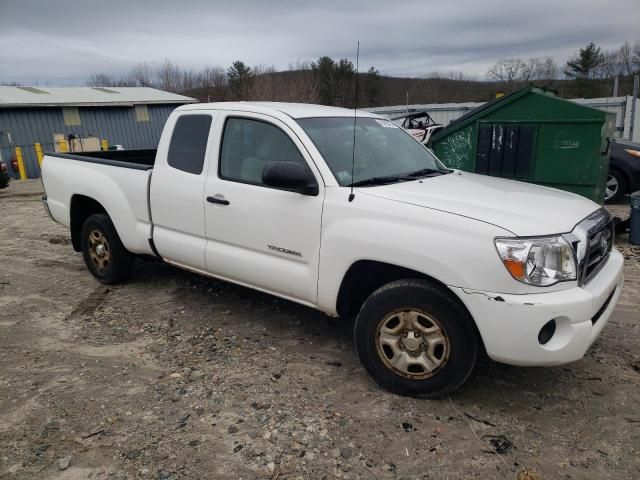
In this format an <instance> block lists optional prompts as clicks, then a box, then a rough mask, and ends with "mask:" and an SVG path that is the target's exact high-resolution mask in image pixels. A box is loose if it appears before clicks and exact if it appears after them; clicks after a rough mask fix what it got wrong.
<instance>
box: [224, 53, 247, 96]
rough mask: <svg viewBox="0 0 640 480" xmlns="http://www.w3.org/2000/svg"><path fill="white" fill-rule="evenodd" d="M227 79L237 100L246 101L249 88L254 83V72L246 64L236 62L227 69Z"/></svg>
mask: <svg viewBox="0 0 640 480" xmlns="http://www.w3.org/2000/svg"><path fill="white" fill-rule="evenodd" d="M227 79H228V81H229V88H230V89H231V93H232V95H233V97H234V98H235V99H236V100H246V99H247V97H248V95H249V88H250V87H251V83H252V81H253V70H251V67H249V66H247V65H245V63H244V62H242V61H240V60H236V61H235V62H233V65H231V66H230V67H229V68H228V69H227Z"/></svg>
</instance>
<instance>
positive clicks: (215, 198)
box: [207, 195, 229, 205]
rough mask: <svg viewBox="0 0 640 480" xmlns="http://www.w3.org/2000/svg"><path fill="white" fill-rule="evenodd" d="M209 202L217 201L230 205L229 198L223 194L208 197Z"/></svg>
mask: <svg viewBox="0 0 640 480" xmlns="http://www.w3.org/2000/svg"><path fill="white" fill-rule="evenodd" d="M207 202H209V203H216V204H218V205H229V200H227V199H226V198H224V197H223V196H222V195H216V196H215V197H207Z"/></svg>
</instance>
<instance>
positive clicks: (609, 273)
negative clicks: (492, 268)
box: [451, 249, 624, 366]
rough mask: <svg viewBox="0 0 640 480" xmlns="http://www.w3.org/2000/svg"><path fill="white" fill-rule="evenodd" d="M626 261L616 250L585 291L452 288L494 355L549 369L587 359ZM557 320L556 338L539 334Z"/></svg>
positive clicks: (616, 292) (611, 305)
mask: <svg viewBox="0 0 640 480" xmlns="http://www.w3.org/2000/svg"><path fill="white" fill-rule="evenodd" d="M623 262H624V258H623V256H622V255H621V254H620V252H618V251H617V250H615V249H613V250H612V251H611V254H610V255H609V259H608V260H607V262H606V264H605V265H604V266H603V267H602V269H601V270H600V272H598V274H597V275H596V276H595V277H594V278H593V279H592V280H591V281H590V282H589V283H588V284H587V285H584V286H582V287H577V286H576V287H573V288H570V289H567V290H561V291H555V292H548V293H537V294H530V295H505V294H501V293H491V292H484V291H480V290H470V289H466V288H459V287H451V289H452V290H453V291H454V292H455V293H456V294H457V295H458V297H459V298H460V299H461V300H462V302H463V303H464V304H465V305H466V306H467V308H468V309H469V312H470V313H471V315H472V316H473V318H474V319H475V321H476V325H477V326H478V330H479V331H480V335H481V337H482V340H483V342H484V346H485V349H486V351H487V354H488V355H489V357H491V358H492V359H493V360H495V361H498V362H503V363H508V364H511V365H530V366H534V365H538V366H550V365H560V364H563V363H570V362H574V361H576V360H579V359H580V358H582V357H583V356H584V354H585V353H586V351H587V349H588V348H589V347H590V346H591V344H592V343H593V342H594V340H595V339H596V337H597V336H598V335H599V334H600V332H601V331H602V329H603V328H604V326H605V324H606V323H607V321H608V320H609V317H610V316H611V312H613V309H614V307H615V305H616V302H617V301H618V298H619V297H620V293H621V292H622V284H623V276H622V268H623ZM552 319H555V321H556V330H555V333H554V334H553V336H552V337H551V339H550V340H549V341H548V342H547V343H545V344H541V343H540V341H539V340H538V334H539V333H540V330H541V329H542V327H543V326H544V325H545V324H546V323H547V322H549V321H550V320H552Z"/></svg>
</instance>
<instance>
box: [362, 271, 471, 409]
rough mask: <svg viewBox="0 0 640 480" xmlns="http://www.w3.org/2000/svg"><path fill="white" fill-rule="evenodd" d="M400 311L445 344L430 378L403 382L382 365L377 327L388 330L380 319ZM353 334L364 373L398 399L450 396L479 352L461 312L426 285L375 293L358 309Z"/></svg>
mask: <svg viewBox="0 0 640 480" xmlns="http://www.w3.org/2000/svg"><path fill="white" fill-rule="evenodd" d="M404 310H417V311H420V312H423V313H424V314H425V315H426V316H428V317H430V319H431V320H435V322H434V323H436V324H437V326H438V327H439V328H440V332H441V333H442V335H443V336H444V337H445V338H446V339H447V342H448V343H447V347H446V349H447V355H446V360H445V361H444V362H443V363H442V364H441V365H440V366H439V367H437V368H436V369H434V370H433V372H432V373H427V372H423V373H421V374H420V375H423V376H424V375H430V376H427V377H426V378H418V379H416V378H415V377H416V376H419V375H412V377H413V378H408V377H407V376H403V375H402V374H400V373H398V372H396V371H395V370H394V369H393V367H392V366H390V365H388V364H387V363H386V362H387V360H384V359H383V356H385V352H384V351H383V350H384V349H385V348H386V347H380V346H379V343H378V338H379V328H380V326H381V325H382V324H383V322H387V323H386V325H388V320H385V319H387V318H389V316H393V315H394V313H393V312H396V313H397V312H399V311H404ZM418 316H420V315H418ZM421 322H422V320H421ZM354 330H355V332H354V336H355V344H356V350H357V352H358V356H359V357H360V361H361V362H362V364H363V365H364V367H365V368H366V370H367V371H368V372H369V374H370V375H371V376H372V377H373V378H374V380H376V381H377V382H378V383H379V384H380V385H381V386H382V387H384V388H386V389H387V390H390V391H392V392H394V393H398V394H401V395H410V396H420V397H426V398H434V397H440V396H443V395H446V394H448V393H450V392H452V391H454V390H456V389H457V388H458V387H460V386H461V385H462V384H463V383H464V382H465V381H466V380H467V378H468V377H469V375H470V374H471V372H472V371H473V368H474V366H475V364H476V359H477V357H478V352H479V350H480V341H479V338H478V337H479V335H478V333H477V330H476V328H475V324H474V322H473V319H472V318H471V316H470V315H469V313H468V312H467V310H466V309H465V308H464V306H463V305H462V304H461V303H460V302H459V301H458V300H457V299H456V298H455V297H454V295H453V293H451V292H449V291H447V290H446V289H445V288H443V287H441V286H439V285H437V284H435V283H432V282H429V281H426V280H419V279H409V280H398V281H394V282H391V283H389V284H387V285H384V286H383V287H381V288H379V289H378V290H376V291H375V292H374V293H373V294H372V295H371V296H370V297H369V298H368V299H367V300H366V301H365V303H364V305H363V306H362V308H361V309H360V313H359V314H358V317H357V319H356V323H355V329H354ZM412 335H413V334H412ZM404 341H405V340H402V342H404ZM420 348H423V349H424V348H426V347H425V346H424V345H421V346H420ZM393 358H395V355H394V357H393ZM408 358H410V357H408Z"/></svg>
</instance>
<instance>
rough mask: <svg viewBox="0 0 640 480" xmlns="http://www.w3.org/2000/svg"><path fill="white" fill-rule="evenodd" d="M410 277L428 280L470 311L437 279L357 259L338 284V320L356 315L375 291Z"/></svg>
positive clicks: (408, 270) (424, 274)
mask: <svg viewBox="0 0 640 480" xmlns="http://www.w3.org/2000/svg"><path fill="white" fill-rule="evenodd" d="M411 278H414V279H422V280H427V281H429V282H431V283H433V284H435V285H438V286H439V287H440V288H441V289H443V290H445V291H447V292H449V294H450V295H451V297H452V298H454V299H455V300H456V301H457V302H459V303H460V304H461V305H462V306H463V307H464V308H465V310H467V312H469V311H468V309H467V308H466V306H465V305H464V303H462V302H461V301H460V299H459V298H458V296H457V295H456V294H455V293H453V292H452V291H451V290H450V289H449V287H447V285H446V284H445V283H443V282H441V281H440V280H438V279H437V278H435V277H432V276H431V275H428V274H426V273H423V272H420V271H417V270H413V269H411V268H407V267H402V266H400V265H395V264H393V263H387V262H382V261H378V260H357V261H355V262H353V263H352V264H351V265H350V266H349V268H348V269H347V271H346V273H345V274H344V276H343V278H342V282H341V283H340V288H339V290H338V297H337V300H336V311H337V313H338V315H339V316H341V317H342V316H349V315H355V314H357V313H358V311H359V310H360V307H361V306H362V304H363V303H364V301H365V300H366V299H367V298H368V297H369V296H370V295H371V294H372V293H373V292H375V291H376V290H377V289H378V288H380V287H382V286H383V285H386V284H388V283H391V282H393V281H396V280H404V279H411ZM469 314H471V313H470V312H469Z"/></svg>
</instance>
